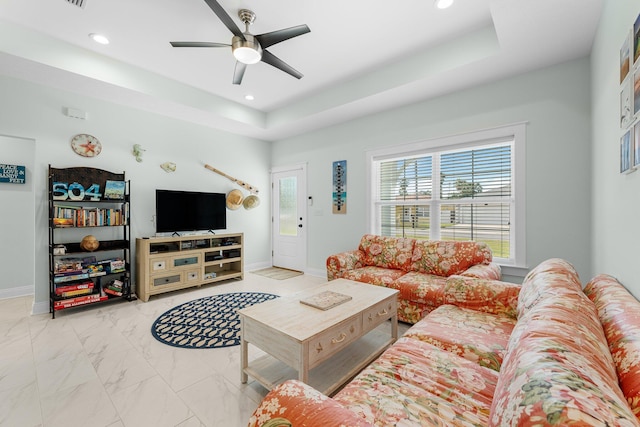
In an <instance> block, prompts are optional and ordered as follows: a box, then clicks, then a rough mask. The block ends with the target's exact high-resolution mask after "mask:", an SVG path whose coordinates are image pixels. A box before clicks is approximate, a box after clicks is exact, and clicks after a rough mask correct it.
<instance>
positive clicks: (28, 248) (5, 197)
mask: <svg viewBox="0 0 640 427" xmlns="http://www.w3.org/2000/svg"><path fill="white" fill-rule="evenodd" d="M35 152H36V146H35V141H34V140H32V139H24V138H15V137H11V136H6V135H1V134H0V163H2V164H9V165H18V166H24V167H25V174H26V181H25V183H24V184H11V183H0V299H1V298H11V297H16V296H20V295H31V294H33V283H34V280H33V276H34V265H35V262H34V239H35V234H34V230H33V221H34V215H35V213H34V212H35V207H34V206H35V198H34V182H33V178H34V174H33V172H34V169H33V163H34V160H35Z"/></svg>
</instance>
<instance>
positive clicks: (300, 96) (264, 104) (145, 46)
mask: <svg viewBox="0 0 640 427" xmlns="http://www.w3.org/2000/svg"><path fill="white" fill-rule="evenodd" d="M218 1H219V3H220V4H221V5H222V6H223V7H224V9H225V10H226V11H227V13H228V14H229V15H230V16H231V17H232V18H233V19H234V20H235V21H236V23H237V24H238V27H240V28H241V29H242V30H244V25H243V24H242V23H241V22H240V20H239V19H238V18H237V12H238V10H239V9H242V8H246V9H251V10H253V11H254V12H255V13H256V15H257V19H256V22H255V23H254V24H253V25H252V26H251V32H252V33H253V34H261V33H266V32H270V31H274V30H279V29H282V28H287V27H291V26H295V25H299V24H307V25H308V26H309V28H310V29H311V32H310V33H308V34H304V35H302V36H299V37H296V38H294V39H290V40H287V41H284V42H282V43H280V44H277V45H274V46H272V47H270V48H269V51H270V52H271V53H273V54H274V55H276V56H278V57H279V58H280V59H282V60H283V61H285V62H287V63H288V64H289V65H291V66H292V67H294V68H295V69H297V70H299V71H300V72H301V73H302V74H304V77H303V78H302V79H300V80H297V79H295V78H293V77H291V76H289V75H288V74H285V73H283V72H282V71H280V70H277V69H275V68H273V67H271V66H270V65H267V64H264V63H258V64H256V65H250V66H248V68H247V71H246V73H245V75H244V80H243V82H242V85H240V86H238V85H233V84H232V83H231V79H232V76H233V70H234V65H235V60H234V59H233V56H232V54H231V49H230V48H173V47H171V46H170V45H169V41H209V42H221V43H230V42H231V36H232V35H231V33H230V32H229V30H228V29H227V28H226V27H225V26H224V25H223V24H222V22H220V20H219V19H218V18H217V16H216V15H215V14H214V13H213V11H212V10H211V9H210V8H209V7H208V6H207V4H206V3H205V2H204V0H128V1H125V0H84V2H85V3H84V7H83V8H80V7H78V6H76V5H73V4H71V3H69V2H68V1H67V0H28V1H26V0H0V74H4V75H8V76H12V77H17V78H22V79H26V80H30V81H33V82H37V83H43V84H47V85H50V86H53V87H58V88H61V89H66V90H72V91H74V92H78V93H84V94H87V95H90V96H94V97H99V98H101V99H105V100H108V101H112V102H117V103H120V104H128V105H132V106H135V107H137V108H142V109H144V110H147V111H152V112H156V113H159V114H164V115H167V116H171V117H176V118H180V119H184V120H188V121H192V122H194V123H200V124H204V125H207V126H211V127H215V128H218V129H223V130H227V131H230V132H234V133H238V134H242V135H247V136H251V137H255V138H260V139H264V140H276V139H282V138H286V137H290V136H294V135H297V134H300V133H304V132H308V131H311V130H313V129H317V128H320V127H324V126H328V125H331V124H335V123H339V122H342V121H345V120H349V119H352V118H356V117H360V116H363V115H366V114H371V113H374V112H377V111H383V110H386V109H389V108H394V107H398V106H401V105H406V104H409V103H414V102H417V101H421V100H424V99H428V98H433V97H435V96H438V95H442V94H445V93H449V92H453V91H456V90H460V89H464V88H466V87H470V86H474V85H477V84H481V83H484V82H490V81H495V80H499V79H502V78H506V77H509V76H512V75H516V74H520V73H522V72H526V71H528V70H532V69H537V68H542V67H546V66H549V65H552V64H555V63H560V62H563V61H567V60H570V59H574V58H579V57H582V56H586V55H588V54H589V52H590V50H591V45H592V42H593V38H594V34H595V31H596V28H597V25H598V21H599V18H600V13H601V9H602V3H603V1H604V0H456V2H455V4H454V5H453V6H452V7H451V8H450V9H447V10H438V9H436V8H435V7H434V4H433V0H401V1H396V2H388V1H382V0H348V1H345V0H323V1H300V0H278V1H262V2H252V1H250V0H218ZM89 33H102V34H104V35H106V36H108V37H109V39H110V41H111V43H110V44H109V45H107V46H102V45H98V44H96V43H95V42H93V41H92V40H91V39H89V37H88V34H89ZM246 94H251V95H253V96H254V97H255V100H254V101H247V100H245V99H244V96H245V95H246Z"/></svg>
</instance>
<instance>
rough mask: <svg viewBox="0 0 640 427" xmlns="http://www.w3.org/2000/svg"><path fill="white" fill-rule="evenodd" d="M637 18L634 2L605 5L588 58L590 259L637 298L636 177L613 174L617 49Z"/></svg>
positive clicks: (639, 200)
mask: <svg viewBox="0 0 640 427" xmlns="http://www.w3.org/2000/svg"><path fill="white" fill-rule="evenodd" d="M639 13H640V1H639V0H625V1H618V0H607V1H605V3H604V8H603V11H602V17H601V19H600V25H599V28H598V33H597V35H596V39H595V42H594V46H593V50H592V54H591V66H592V89H591V90H592V93H593V95H592V97H593V100H592V101H593V102H592V115H593V149H592V150H593V156H592V163H591V170H592V171H593V173H592V175H591V183H592V186H593V201H592V204H591V208H592V211H593V224H592V234H593V251H592V252H593V254H592V264H593V270H594V272H596V273H606V274H610V275H612V276H615V277H617V278H618V280H620V281H621V282H622V284H623V285H625V286H626V287H627V289H629V290H630V291H631V292H632V293H633V294H634V295H635V296H636V297H637V298H640V262H639V254H640V250H639V249H638V242H639V241H640V227H639V226H638V223H639V221H640V220H639V218H640V195H639V191H638V190H639V189H640V171H635V172H634V173H631V174H629V175H621V174H620V173H619V153H620V151H619V150H620V148H619V144H620V137H621V136H622V133H623V130H622V129H620V126H619V114H620V113H619V111H620V83H619V82H620V80H619V76H620V71H619V70H620V69H619V65H618V64H619V63H620V47H621V46H622V43H623V40H624V38H625V37H626V36H627V34H628V32H629V31H630V30H631V28H632V27H633V23H634V22H635V20H636V18H637V17H638V14H639Z"/></svg>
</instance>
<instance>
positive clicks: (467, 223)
mask: <svg viewBox="0 0 640 427" xmlns="http://www.w3.org/2000/svg"><path fill="white" fill-rule="evenodd" d="M513 147H514V138H513V137H510V138H501V139H495V140H492V141H489V142H487V141H486V140H485V141H483V142H482V143H476V144H465V146H464V147H463V148H457V149H443V148H440V149H438V148H436V149H429V150H424V153H420V154H416V153H415V152H414V153H412V155H411V156H402V155H401V156H399V157H393V158H385V159H379V160H376V159H373V162H372V169H371V170H372V171H373V173H374V174H375V178H374V180H375V190H374V192H373V193H374V194H373V207H374V212H375V214H374V215H375V218H373V224H375V228H377V229H376V230H373V232H374V233H376V234H381V235H384V236H395V237H412V238H417V239H432V240H436V239H443V240H474V241H482V242H486V243H487V244H488V245H489V246H490V247H491V249H492V251H493V255H494V257H495V258H502V259H507V260H512V259H513V258H514V253H513V251H514V248H515V245H514V242H513V239H514V236H515V233H512V230H513V229H512V227H513V225H514V218H515V216H514V213H515V198H514V197H513V195H512V188H514V186H513V179H514V176H515V174H514V161H513Z"/></svg>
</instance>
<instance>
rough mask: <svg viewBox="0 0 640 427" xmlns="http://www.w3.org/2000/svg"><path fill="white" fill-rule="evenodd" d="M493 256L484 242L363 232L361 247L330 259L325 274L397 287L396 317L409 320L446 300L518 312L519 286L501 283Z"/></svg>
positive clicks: (499, 310)
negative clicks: (399, 236)
mask: <svg viewBox="0 0 640 427" xmlns="http://www.w3.org/2000/svg"><path fill="white" fill-rule="evenodd" d="M492 258H493V257H492V253H491V249H490V248H489V246H487V244H486V243H482V242H470V241H446V240H416V239H405V238H396V237H383V236H376V235H373V234H365V235H364V236H363V237H362V239H361V240H360V246H359V247H358V249H357V250H353V251H347V252H342V253H339V254H335V255H331V256H329V258H327V262H326V264H327V278H328V279H329V280H334V279H339V278H344V279H350V280H355V281H358V282H364V283H369V284H372V285H379V286H386V287H389V288H393V289H398V290H399V296H398V319H399V320H401V321H403V322H407V323H416V322H417V321H419V320H420V319H422V318H423V317H424V316H425V315H426V314H427V313H429V312H430V311H432V310H433V309H435V308H437V307H439V306H441V305H443V304H455V305H458V306H461V307H466V308H473V309H476V310H482V311H487V312H491V313H502V312H511V313H514V310H515V305H516V300H517V297H518V292H519V290H520V286H519V285H516V284H511V283H506V282H500V281H499V280H500V278H501V273H500V266H499V265H498V264H496V263H493V262H492Z"/></svg>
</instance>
